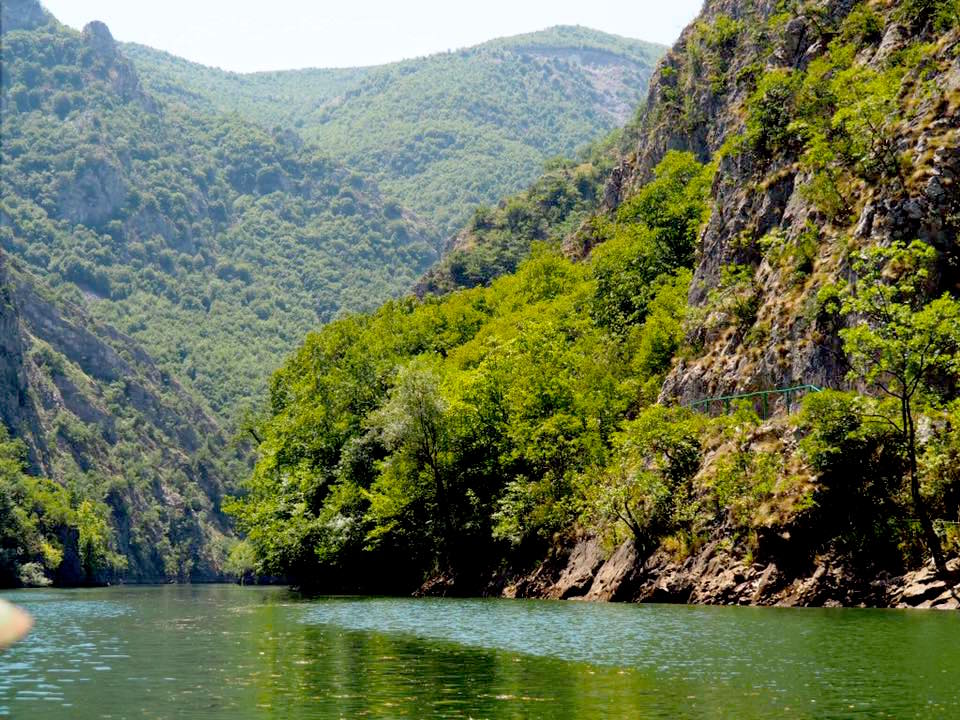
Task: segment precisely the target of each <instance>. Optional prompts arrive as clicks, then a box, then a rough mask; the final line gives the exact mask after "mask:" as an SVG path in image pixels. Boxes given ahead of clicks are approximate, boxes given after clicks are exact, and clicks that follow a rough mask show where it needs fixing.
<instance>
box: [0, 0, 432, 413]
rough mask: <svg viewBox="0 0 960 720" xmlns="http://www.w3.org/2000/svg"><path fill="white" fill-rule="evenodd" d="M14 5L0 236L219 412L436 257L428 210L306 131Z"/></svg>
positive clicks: (5, 81)
mask: <svg viewBox="0 0 960 720" xmlns="http://www.w3.org/2000/svg"><path fill="white" fill-rule="evenodd" d="M4 13H5V15H4V26H3V27H4V34H3V41H2V42H3V47H2V54H3V67H2V98H0V103H2V105H0V108H2V112H3V143H2V146H0V163H2V167H3V172H2V176H0V191H2V200H0V245H2V247H3V248H4V249H5V250H6V251H7V252H9V253H11V254H12V255H13V256H15V257H16V258H18V259H20V260H21V261H22V262H23V263H25V264H26V265H27V266H28V267H29V268H30V269H31V270H33V271H34V272H36V273H37V274H38V275H39V276H40V277H41V278H43V279H45V280H47V281H48V282H49V284H50V285H51V286H52V287H53V288H54V289H55V290H56V292H57V293H59V294H60V295H61V296H62V297H63V298H64V299H66V300H68V301H70V302H71V303H73V304H75V305H77V306H82V307H84V308H85V310H86V312H88V313H89V314H90V315H91V316H92V317H93V318H95V319H97V320H99V321H101V322H105V323H107V324H110V325H112V326H113V327H115V328H117V329H118V330H119V331H121V332H124V333H125V334H127V335H129V336H130V337H132V338H134V339H135V340H136V341H138V342H139V343H141V344H142V345H143V347H144V348H145V349H146V350H147V351H148V352H149V353H150V354H151V355H152V357H153V358H154V359H155V360H156V362H157V363H158V365H159V367H161V368H162V369H163V370H164V371H166V372H167V373H169V374H170V375H171V376H173V377H176V378H178V379H179V380H180V381H181V382H182V383H183V384H184V386H185V387H186V388H187V390H188V391H189V392H191V393H193V394H195V396H197V397H200V398H203V400H204V401H205V402H206V403H208V404H209V405H210V406H211V407H212V408H213V410H214V411H215V412H216V413H217V414H218V415H219V416H220V417H221V418H230V417H233V416H235V415H236V412H237V409H238V407H240V405H242V404H243V403H244V402H246V401H248V400H250V399H251V398H256V397H259V396H260V395H261V393H262V392H263V390H264V388H265V384H266V378H267V376H268V375H269V373H270V371H271V370H272V368H273V367H275V365H277V364H278V363H279V362H280V360H281V358H282V357H283V356H284V355H285V354H286V353H287V352H288V351H289V349H290V348H292V347H293V346H294V345H295V343H296V342H297V340H298V339H299V338H300V337H302V336H303V334H304V333H305V332H307V331H308V330H310V329H311V328H313V327H315V326H316V325H318V324H320V323H322V322H325V321H327V320H329V319H331V318H332V317H334V316H336V315H337V314H338V313H339V312H344V311H351V310H361V309H365V308H366V309H368V308H372V307H375V306H376V305H377V304H378V303H380V302H382V301H383V300H385V299H387V298H388V297H391V296H393V295H396V294H398V293H400V292H403V291H404V290H406V289H407V288H409V287H410V286H411V285H412V284H413V282H414V280H415V279H416V278H417V277H418V276H419V275H420V273H421V272H422V271H423V270H425V269H426V268H427V267H428V266H429V264H430V263H431V262H433V261H434V260H435V258H436V257H437V254H436V250H435V242H436V238H435V236H434V235H433V234H432V232H431V231H430V230H429V228H428V227H427V225H426V223H424V222H423V221H421V220H419V219H418V218H416V217H415V216H414V215H413V214H412V213H410V212H409V211H407V210H405V209H404V208H402V207H401V206H400V205H398V204H397V203H396V202H394V201H391V200H387V199H385V198H384V197H383V196H382V194H381V192H380V190H379V189H378V187H377V185H376V184H375V183H374V182H372V181H370V180H368V179H365V178H363V177H362V176H360V175H358V174H356V173H355V172H353V171H352V170H348V169H347V168H345V167H344V166H342V165H340V164H338V163H337V162H336V161H334V160H331V159H330V158H329V157H327V156H325V155H323V154H322V153H320V152H319V151H317V150H316V149H315V148H313V147H312V146H309V145H306V144H304V143H303V142H302V141H301V140H300V138H299V137H298V136H297V135H295V134H294V133H292V132H289V131H276V132H271V131H267V130H265V129H263V128H261V127H260V126H259V125H256V124H254V123H251V122H245V121H243V120H240V119H239V118H237V117H236V116H225V115H217V114H201V113H198V112H193V111H191V110H188V109H185V108H183V107H182V106H181V105H177V106H172V105H169V104H165V103H164V102H163V101H162V100H161V99H158V98H157V97H156V96H154V95H153V94H151V93H150V91H149V90H148V89H147V88H145V87H144V85H143V84H142V83H141V81H140V78H139V76H138V74H137V71H136V69H135V68H134V66H133V64H132V63H131V62H130V61H129V60H128V59H127V58H126V57H125V56H124V54H123V52H122V51H121V50H120V49H119V48H118V47H117V45H116V43H115V42H114V40H113V38H112V37H111V35H110V32H109V30H108V29H107V27H106V26H105V25H103V24H102V23H97V22H94V23H91V24H89V25H88V26H87V27H86V28H85V29H84V30H83V32H82V33H79V32H75V31H73V30H71V29H69V28H66V27H64V26H62V25H60V24H58V23H57V22H56V21H55V20H54V19H53V18H51V17H50V16H49V15H47V14H45V13H44V12H43V11H42V10H41V9H40V8H39V6H38V5H37V4H36V3H35V2H25V1H21V2H15V3H4Z"/></svg>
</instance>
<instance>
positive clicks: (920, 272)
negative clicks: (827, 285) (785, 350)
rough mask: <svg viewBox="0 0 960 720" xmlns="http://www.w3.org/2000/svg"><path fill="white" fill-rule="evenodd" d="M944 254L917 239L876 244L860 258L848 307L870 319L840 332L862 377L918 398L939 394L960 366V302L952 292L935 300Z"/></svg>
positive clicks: (856, 373) (908, 397) (890, 390)
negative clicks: (936, 269)
mask: <svg viewBox="0 0 960 720" xmlns="http://www.w3.org/2000/svg"><path fill="white" fill-rule="evenodd" d="M936 259H937V253H936V250H934V248H932V247H930V246H929V245H926V244H924V243H921V242H914V243H912V244H910V245H909V246H907V245H904V244H903V243H894V244H892V245H890V246H889V247H873V248H870V249H869V250H868V251H867V252H866V253H865V254H864V255H863V256H862V257H861V258H860V259H859V260H858V262H857V263H856V265H855V269H856V271H857V273H858V275H859V278H858V282H857V284H856V285H855V286H854V287H853V288H852V292H851V293H849V294H848V296H847V299H846V304H845V310H846V311H847V312H848V313H853V314H855V315H856V316H857V317H859V318H861V319H862V320H863V322H860V323H858V324H856V325H855V326H854V327H851V328H848V329H845V330H842V331H841V332H840V336H841V337H842V338H843V341H844V345H845V347H846V350H847V353H848V355H849V356H850V361H851V366H852V370H851V376H852V377H853V378H854V379H858V380H859V379H862V380H864V381H865V382H867V383H869V384H871V385H874V386H876V387H878V388H880V389H881V390H882V391H883V392H885V393H887V394H889V395H892V396H893V397H897V398H904V399H906V400H907V401H912V399H913V398H914V397H915V396H916V397H918V398H924V396H927V397H926V398H924V399H932V398H933V397H934V396H935V393H936V390H937V388H938V386H939V385H940V383H943V382H949V380H950V379H951V378H952V377H954V376H957V374H958V373H960V302H958V301H957V300H956V299H955V298H953V297H951V296H950V295H949V294H944V295H942V296H940V297H938V298H935V299H933V300H928V297H929V295H928V291H929V290H930V288H931V283H932V282H933V277H932V271H933V269H934V267H935V265H936ZM931 394H932V395H931Z"/></svg>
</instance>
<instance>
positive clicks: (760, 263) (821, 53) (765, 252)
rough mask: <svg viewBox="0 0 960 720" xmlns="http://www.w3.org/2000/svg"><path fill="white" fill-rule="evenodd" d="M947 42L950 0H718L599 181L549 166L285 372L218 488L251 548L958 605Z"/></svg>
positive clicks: (627, 586)
mask: <svg viewBox="0 0 960 720" xmlns="http://www.w3.org/2000/svg"><path fill="white" fill-rule="evenodd" d="M958 46H960V6H958V4H957V2H956V1H955V0H908V1H907V2H892V1H888V0H865V1H863V2H854V1H853V0H709V1H708V2H707V3H706V5H705V8H704V11H703V13H702V15H701V16H700V18H698V19H697V21H695V22H694V23H693V24H692V25H691V26H690V27H689V28H688V29H687V30H686V31H685V32H684V34H683V36H682V37H681V39H680V41H679V42H678V43H677V45H676V46H675V47H674V49H673V50H672V51H671V52H670V53H669V54H668V55H667V57H666V60H665V61H664V63H663V64H662V65H661V67H660V69H659V70H658V72H657V74H656V76H655V78H654V81H653V83H652V86H651V89H650V94H649V98H648V102H647V105H646V108H645V110H644V112H643V114H642V115H641V116H640V118H639V121H638V127H639V132H637V134H636V135H635V136H634V137H636V140H635V142H634V143H633V144H632V147H630V148H629V149H628V150H627V151H626V152H625V153H624V155H623V156H622V157H621V159H620V161H619V163H617V164H616V165H615V166H614V167H613V168H612V169H606V170H603V171H602V174H603V175H604V176H605V177H604V178H602V179H601V180H600V182H603V183H604V188H603V191H602V193H601V192H594V191H592V190H590V188H589V185H591V184H593V183H594V182H596V181H595V180H590V182H589V183H585V184H584V187H585V188H586V189H587V191H588V192H587V193H586V195H585V196H581V198H580V200H582V201H583V203H582V204H580V202H579V201H577V202H572V203H566V202H561V203H559V204H554V203H551V202H549V201H545V198H547V197H549V195H550V193H548V192H545V191H544V189H545V188H549V187H551V183H552V182H553V180H552V179H551V175H549V174H548V175H547V176H545V177H544V178H543V179H542V180H541V181H539V182H538V184H537V185H535V186H534V187H533V188H531V190H530V191H529V193H527V194H526V195H524V196H519V197H518V198H515V199H514V201H508V202H507V203H506V204H505V205H504V206H503V207H501V208H498V209H497V210H496V211H484V212H482V213H480V214H478V216H477V218H476V219H475V220H474V222H473V223H472V227H471V228H469V229H468V230H467V231H466V232H467V236H468V237H469V238H472V240H469V241H468V242H465V243H462V244H461V246H460V249H461V250H462V252H461V254H460V257H459V259H458V263H459V267H468V268H469V269H470V274H469V276H467V275H461V276H460V277H458V276H457V275H456V274H455V273H451V270H454V269H455V268H454V267H453V266H450V265H448V266H444V268H443V269H444V272H445V273H446V274H445V275H443V274H441V276H440V277H445V278H446V279H447V280H452V286H453V287H456V286H457V285H475V284H477V283H480V284H483V283H489V285H488V286H487V287H473V288H471V289H465V290H460V291H458V292H453V293H450V294H448V295H444V296H440V297H438V296H427V297H425V298H424V299H422V300H419V301H414V300H409V301H404V302H394V303H389V304H387V305H386V306H384V307H382V308H381V309H380V310H378V311H377V312H376V313H373V314H371V315H362V316H357V317H352V318H349V319H345V320H343V321H340V322H337V323H333V324H331V325H329V326H327V327H325V328H323V329H322V330H321V331H320V332H318V333H315V334H312V335H310V336H309V337H308V338H307V340H306V342H305V344H304V346H303V347H302V348H301V349H300V351H298V352H297V353H295V354H294V355H293V356H292V357H291V358H290V359H289V360H288V362H287V364H286V365H285V366H284V367H283V368H282V369H281V370H280V371H278V373H277V374H276V375H275V376H274V379H273V382H272V386H271V395H270V407H269V410H268V413H267V416H266V417H265V418H263V420H262V422H261V424H260V429H259V433H260V436H261V438H262V442H261V443H260V448H259V453H260V454H259V460H258V463H257V467H256V470H255V472H254V474H253V477H252V479H251V482H250V487H249V491H248V494H246V495H245V496H244V497H243V498H241V499H240V500H239V501H238V502H237V503H236V504H234V505H233V506H232V507H231V512H233V513H235V514H236V515H237V516H238V518H239V520H240V524H241V526H242V527H243V528H244V529H245V530H246V531H248V532H249V542H250V543H251V545H252V546H253V548H254V549H255V550H256V552H257V557H258V563H259V568H260V569H261V570H262V571H269V572H285V573H289V574H290V575H291V576H293V577H294V578H296V579H298V580H299V581H301V582H303V583H305V584H309V583H314V584H318V585H320V586H322V587H347V588H350V587H366V588H377V589H389V590H394V591H395V590H398V589H402V590H409V589H415V588H416V587H417V586H418V585H419V584H420V582H421V581H422V580H424V579H426V580H427V582H426V583H425V584H424V585H423V586H422V587H421V591H423V592H436V593H444V592H458V593H471V592H496V593H501V592H502V593H506V594H509V595H535V596H544V595H546V596H550V597H573V596H586V597H589V598H595V599H641V600H644V599H645V600H660V601H681V602H683V601H698V602H719V603H787V604H814V605H816V604H836V603H843V604H860V603H864V604H879V605H897V604H902V605H909V606H917V605H920V606H925V607H931V606H937V607H957V606H958V600H957V589H956V588H955V587H954V589H953V590H951V587H953V586H956V584H957V583H956V571H957V569H958V565H960V561H958V560H957V559H956V558H955V557H954V559H953V560H951V557H952V556H956V555H957V554H958V553H960V532H958V528H960V473H958V470H957V468H958V467H960V463H958V461H957V458H958V457H960V455H958V452H960V450H958V448H960V437H958V433H957V428H958V427H960V405H958V402H960V396H958V392H957V388H958V387H960V297H958V295H960V288H958V285H957V280H958V276H957V270H956V255H957V242H956V237H957V223H958V212H957V209H958V203H960V193H958V190H957V187H956V180H957V176H958V170H960V167H958V162H960V155H958V148H960V143H958V142H957V139H958V138H957V128H958V127H960V122H958V120H960V118H958V113H960V66H958V62H960V53H958V52H957V48H958ZM551 173H553V176H552V178H553V179H558V177H559V180H560V182H559V183H557V184H556V186H557V187H559V188H560V189H561V192H559V193H558V194H555V196H557V197H561V198H563V197H576V195H575V194H574V195H568V193H569V192H570V188H571V187H576V182H571V180H573V179H574V178H576V176H577V174H576V172H575V171H574V170H573V169H572V168H571V167H569V166H568V167H567V168H566V169H563V173H562V176H558V175H557V170H556V169H554V170H551ZM511 204H513V206H515V211H514V212H511V210H512V209H513V208H512V206H511ZM591 204H592V205H593V207H594V208H595V209H594V210H593V211H592V213H591V212H590V206H591ZM557 208H560V210H559V211H558V210H557ZM564 208H566V209H564ZM570 208H572V211H570V212H568V210H570ZM491 212H492V214H491ZM511 216H512V217H513V218H524V222H525V224H526V226H527V227H534V228H539V230H538V231H537V232H538V233H539V234H538V235H537V236H536V237H530V236H529V234H527V233H526V232H525V228H524V227H522V226H521V227H519V228H517V227H512V226H511ZM568 221H569V225H575V226H576V227H575V228H574V230H573V232H572V233H569V232H568V230H569V227H568V228H566V229H565V230H564V231H560V229H561V228H564V224H565V223H567V222H568ZM491 229H492V232H491ZM565 232H566V235H565V237H561V236H562V235H564V233H565ZM536 234H537V233H535V235H536ZM531 239H534V240H537V239H539V240H543V241H544V242H542V243H541V244H539V245H538V244H536V243H531V242H530V240H531ZM531 251H532V254H531ZM562 251H566V253H567V256H564V254H562ZM524 256H526V257H527V259H526V261H525V262H523V263H521V264H520V265H519V267H518V269H517V270H516V272H513V273H510V272H509V270H510V269H511V267H510V265H511V264H512V263H515V262H517V261H519V260H520V259H522V258H523V257H524ZM505 258H506V260H507V262H504V259H505ZM505 271H506V272H507V274H503V273H504V272H505ZM498 276H499V277H498ZM436 277H438V276H436V275H431V276H429V277H428V281H431V280H433V279H435V278H436ZM449 287H450V286H449V285H446V286H445V285H443V284H440V285H439V286H438V287H436V288H427V289H439V290H445V289H448V288H449ZM808 383H809V384H816V385H818V386H820V387H819V388H807V389H806V390H804V391H803V392H805V393H806V394H807V397H806V398H801V392H800V391H795V392H794V393H793V394H792V395H791V394H787V393H784V394H775V395H772V396H770V397H768V398H766V400H762V399H761V396H756V397H755V398H753V399H748V400H744V401H743V402H736V401H731V402H726V403H725V402H723V401H720V402H714V403H712V404H711V403H708V404H707V405H705V406H701V407H700V408H699V409H698V410H695V409H693V408H691V406H690V403H691V402H692V401H698V400H704V399H707V400H709V398H711V397H713V396H717V395H724V394H728V393H734V392H737V391H762V390H774V389H777V388H781V387H785V386H788V385H794V384H808ZM821 389H822V391H818V390H821ZM801 400H802V402H801ZM318 429H322V430H321V431H320V432H318ZM931 561H932V564H931V565H929V566H927V567H924V563H928V562H931ZM934 566H935V569H934ZM921 568H923V569H921Z"/></svg>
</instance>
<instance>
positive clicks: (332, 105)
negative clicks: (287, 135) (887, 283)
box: [124, 27, 666, 236]
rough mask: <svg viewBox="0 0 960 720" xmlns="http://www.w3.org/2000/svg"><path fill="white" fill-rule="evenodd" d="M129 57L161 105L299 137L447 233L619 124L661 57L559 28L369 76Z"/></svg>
mask: <svg viewBox="0 0 960 720" xmlns="http://www.w3.org/2000/svg"><path fill="white" fill-rule="evenodd" d="M124 51H125V52H126V53H127V54H129V56H130V58H131V59H132V60H133V62H134V64H135V65H136V67H137V69H138V71H139V72H140V74H141V76H142V77H143V81H144V85H145V86H146V87H147V88H148V89H149V90H151V91H152V92H154V93H156V94H157V95H158V96H161V97H165V98H168V99H169V100H171V101H172V102H179V103H183V104H185V105H187V106H190V107H195V108H200V109H206V110H217V111H221V112H236V113H238V114H239V115H240V116H241V117H244V118H246V119H250V120H254V121H256V122H258V123H260V124H261V125H263V126H264V127H267V128H275V127H281V128H288V129H293V130H295V131H296V132H298V133H299V134H301V135H302V137H303V138H304V139H306V140H307V141H309V142H311V143H314V144H315V145H316V146H317V147H318V148H320V150H321V151H322V152H324V153H326V154H328V155H329V156H330V157H333V158H335V159H337V160H339V161H341V162H343V163H344V164H346V165H347V166H348V167H350V168H351V169H353V170H355V171H358V172H361V173H363V174H365V175H366V176H368V177H372V178H375V179H376V180H377V182H378V183H379V185H380V187H381V188H383V190H384V192H385V193H386V194H388V195H389V196H390V197H392V198H395V199H396V200H398V201H399V202H401V203H402V204H403V205H404V206H405V207H409V208H410V209H412V210H413V211H414V212H416V213H417V214H418V215H420V216H421V217H423V218H426V219H427V220H429V221H430V222H431V223H432V225H433V227H434V228H436V230H437V232H438V233H439V234H441V235H444V236H445V235H449V234H451V233H453V232H454V231H456V230H457V229H458V228H459V227H460V226H461V225H463V223H464V222H466V220H467V219H468V217H469V214H470V213H471V212H472V210H473V208H474V207H476V206H478V205H488V204H491V203H495V202H496V201H498V200H499V199H500V198H501V197H502V196H504V195H507V194H510V193H512V192H516V191H518V190H520V189H522V188H523V187H524V186H526V185H527V184H528V183H530V182H532V181H533V180H534V179H535V178H536V177H537V175H538V174H539V172H540V169H541V167H542V165H543V163H544V162H546V161H547V160H549V159H552V158H554V157H556V156H561V155H562V156H570V155H572V154H573V153H574V152H575V151H576V150H579V148H580V147H581V146H583V145H586V144H588V143H590V142H592V141H593V140H594V139H595V138H596V137H597V136H598V135H601V134H602V133H603V132H604V131H610V130H613V129H614V128H616V127H619V126H620V125H622V124H623V123H624V122H625V121H626V120H627V119H628V118H629V117H630V116H631V115H632V113H633V111H634V109H635V107H636V106H637V104H638V103H639V101H640V99H641V98H642V97H643V93H644V91H645V90H646V87H647V82H648V81H649V79H650V74H651V73H652V71H653V68H654V66H655V64H656V62H657V60H658V59H659V58H660V57H661V56H662V55H663V53H664V52H665V51H666V48H664V47H661V46H659V45H654V44H652V43H646V42H642V41H640V40H631V39H628V38H622V37H617V36H614V35H608V34H605V33H601V32H597V31H595V30H589V29H587V28H581V27H555V28H550V29H549V30H544V31H541V32H537V33H531V34H529V35H518V36H516V37H511V38H504V39H501V40H494V41H492V42H489V43H485V44H483V45H479V46H476V47H472V48H465V49H462V50H457V51H455V52H448V53H442V54H439V55H432V56H429V57H425V58H417V59H412V60H405V61H403V62H399V63H393V64H390V65H384V66H379V67H373V68H356V69H342V70H336V69H334V70H293V71H283V72H270V73H251V74H243V75H241V74H236V73H227V72H222V71H219V70H215V69H212V68H207V67H203V66H201V65H196V64H194V63H189V62H186V61H184V60H181V59H179V58H175V57H173V56H170V55H167V54H165V53H159V52H157V51H155V50H151V49H149V48H144V47H142V46H136V45H127V46H124Z"/></svg>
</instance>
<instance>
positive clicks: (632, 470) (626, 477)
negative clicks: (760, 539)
mask: <svg viewBox="0 0 960 720" xmlns="http://www.w3.org/2000/svg"><path fill="white" fill-rule="evenodd" d="M704 424H705V419H704V417H703V416H702V415H699V414H696V413H693V412H692V411H690V410H687V409H682V408H666V407H663V406H660V405H653V406H651V407H649V408H647V409H646V410H644V411H642V412H641V413H640V415H639V416H638V417H637V418H636V419H634V420H630V421H629V422H626V423H624V425H623V429H622V430H621V431H620V432H619V433H617V435H616V436H615V438H614V443H613V444H614V447H613V459H612V461H611V463H610V465H609V466H608V468H607V469H606V470H605V471H603V472H602V473H601V474H600V477H599V478H598V479H595V480H594V482H592V483H591V484H590V485H588V486H587V493H588V495H587V502H586V504H585V506H586V508H587V509H588V512H589V513H590V515H589V521H590V522H592V523H593V524H596V525H599V526H601V527H602V526H605V525H609V524H610V523H611V522H615V521H619V522H621V523H623V524H624V525H625V526H626V527H627V528H628V529H629V531H630V533H631V534H632V536H633V539H634V542H636V543H637V545H638V547H639V548H640V549H641V551H642V552H650V551H651V550H653V549H655V548H656V546H657V544H658V543H659V542H660V540H661V539H662V538H663V537H664V536H665V535H667V534H669V533H671V532H674V531H676V530H677V529H680V528H683V527H689V525H690V522H691V520H692V519H693V516H694V514H695V511H696V506H695V505H696V504H695V499H694V497H693V488H692V485H691V481H692V479H693V476H694V475H695V474H696V472H697V471H698V470H699V468H700V462H701V436H702V434H703V428H704Z"/></svg>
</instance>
